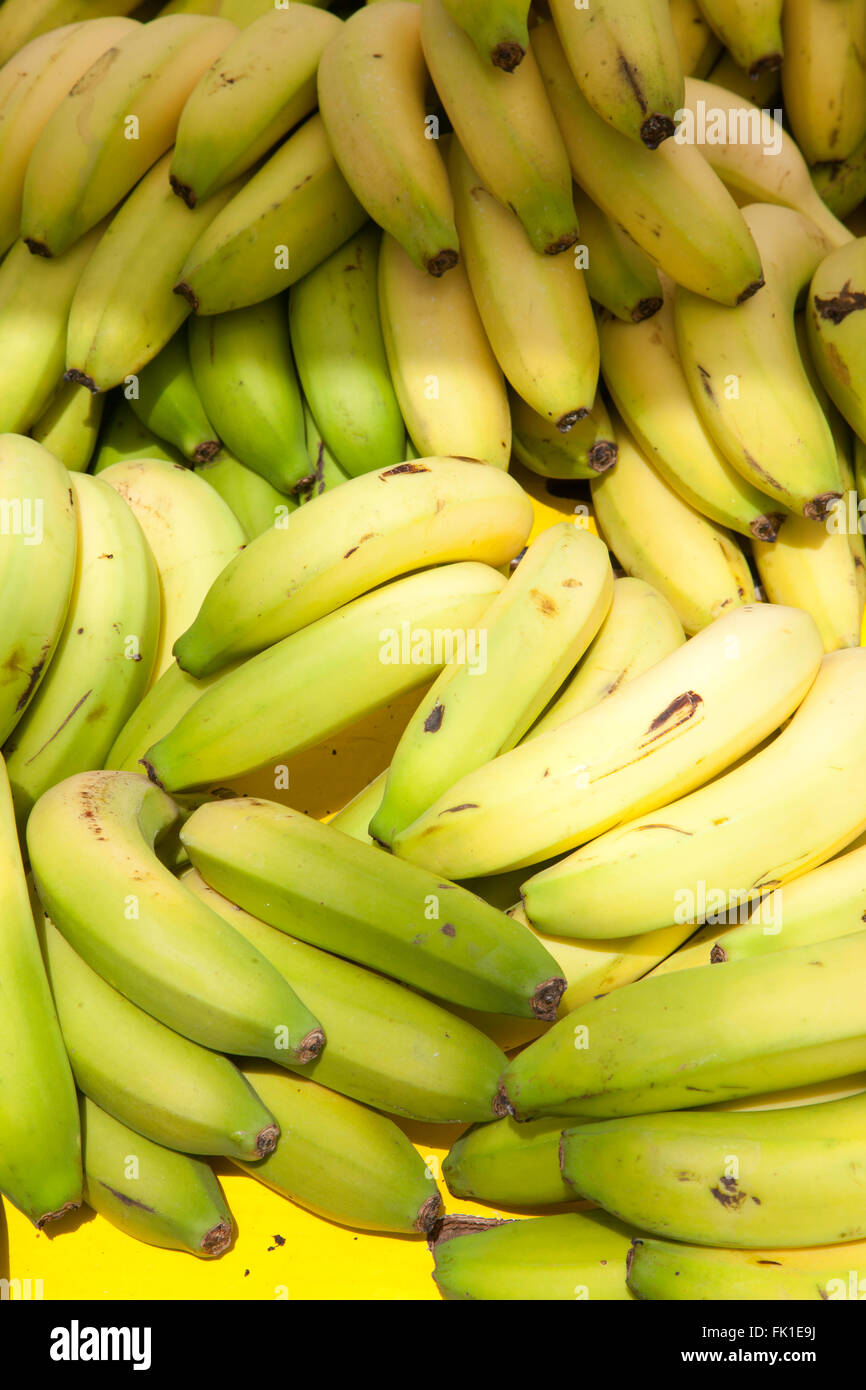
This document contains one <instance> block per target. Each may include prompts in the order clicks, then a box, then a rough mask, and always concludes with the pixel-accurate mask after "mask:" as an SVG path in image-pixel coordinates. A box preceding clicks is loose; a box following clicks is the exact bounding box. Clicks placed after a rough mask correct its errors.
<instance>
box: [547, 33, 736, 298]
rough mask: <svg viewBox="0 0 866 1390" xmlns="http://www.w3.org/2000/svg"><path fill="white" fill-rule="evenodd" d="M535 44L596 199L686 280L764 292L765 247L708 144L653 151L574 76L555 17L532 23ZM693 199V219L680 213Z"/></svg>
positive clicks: (700, 289)
mask: <svg viewBox="0 0 866 1390" xmlns="http://www.w3.org/2000/svg"><path fill="white" fill-rule="evenodd" d="M532 48H533V52H534V53H535V56H536V58H537V59H538V65H539V67H540V69H541V72H542V76H543V77H544V81H545V86H546V88H547V94H548V97H549V99H550V102H551V104H552V106H553V110H554V113H555V115H556V119H557V121H558V123H559V127H560V130H561V132H562V136H563V139H564V141H565V146H566V149H567V151H568V156H569V160H570V162H571V169H572V173H573V174H574V177H575V179H576V180H577V182H578V183H579V184H580V185H581V187H582V188H583V189H584V190H585V191H586V192H587V193H588V194H589V196H590V198H592V200H593V202H595V203H597V204H598V206H599V207H600V208H601V209H602V210H603V211H604V212H605V213H606V214H607V216H608V217H609V218H611V220H612V221H614V222H616V223H618V224H619V225H620V226H621V227H622V228H623V229H624V230H625V231H626V232H627V233H628V234H629V236H631V237H632V238H633V239H634V241H635V242H636V243H637V245H638V246H639V247H640V249H641V250H642V251H643V252H644V253H645V254H646V255H647V256H649V258H650V260H651V261H653V262H654V263H655V264H656V265H658V266H660V267H661V269H662V270H664V271H665V272H666V274H668V275H669V276H670V277H671V278H672V279H675V280H676V281H677V283H678V284H681V285H686V286H688V288H689V289H691V290H694V291H695V293H696V294H700V295H706V296H707V297H708V298H709V299H713V300H716V301H717V302H718V303H720V304H738V303H741V302H742V301H744V300H746V299H748V298H749V297H750V296H751V295H753V294H755V292H756V291H757V290H759V289H760V288H761V286H762V284H763V278H762V272H761V260H760V256H759V253H758V248H757V247H756V246H755V243H754V241H753V239H752V236H751V233H750V231H749V228H748V227H747V226H746V224H745V222H744V221H743V218H742V215H741V213H740V211H739V209H738V207H737V205H736V203H735V202H734V200H733V198H732V197H731V195H730V194H729V193H728V192H727V191H726V189H725V187H724V185H723V184H722V182H721V180H720V179H719V177H718V175H717V174H716V173H715V172H714V170H712V169H711V168H710V166H709V164H708V163H707V161H706V160H705V159H704V157H703V155H702V154H701V152H700V150H697V149H694V148H693V147H691V146H689V145H686V144H681V143H680V142H679V141H678V140H665V141H664V142H663V143H662V144H661V145H660V146H659V148H658V149H657V150H648V149H646V148H645V147H643V146H642V145H640V144H639V143H638V142H637V141H634V140H629V138H628V137H627V136H625V135H622V134H621V133H620V132H619V131H618V130H614V129H613V127H612V126H610V125H608V124H607V122H606V121H604V120H602V118H601V116H599V115H597V114H596V112H595V111H593V109H592V107H591V106H590V104H589V102H588V101H587V100H586V98H585V97H584V96H583V94H582V92H581V90H580V88H579V87H578V85H577V83H576V82H575V80H574V77H573V76H572V73H571V69H570V68H569V66H568V62H567V60H566V57H565V54H564V53H563V51H562V46H561V44H560V42H559V39H558V38H557V34H556V30H555V28H554V26H553V25H552V24H539V25H538V27H537V28H535V29H533V31H532ZM684 203H686V204H687V205H688V207H689V216H688V218H683V217H681V216H679V214H678V211H677V209H679V208H680V207H681V206H682V205H683V204H684Z"/></svg>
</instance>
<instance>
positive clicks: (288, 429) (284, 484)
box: [189, 295, 308, 492]
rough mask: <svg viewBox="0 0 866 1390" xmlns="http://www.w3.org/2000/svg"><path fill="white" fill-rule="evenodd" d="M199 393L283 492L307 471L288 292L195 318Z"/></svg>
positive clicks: (193, 349) (242, 453)
mask: <svg viewBox="0 0 866 1390" xmlns="http://www.w3.org/2000/svg"><path fill="white" fill-rule="evenodd" d="M189 360H190V364H191V366H192V373H193V377H194V379H195V385H196V389H197V391H198V394H199V398H200V399H201V402H202V404H203V406H204V409H205V410H206V412H207V414H208V417H209V419H211V420H213V422H214V427H215V429H216V430H217V431H218V433H219V436H220V438H221V439H224V440H225V442H226V445H227V447H228V448H229V449H230V450H231V452H232V453H233V454H234V455H235V457H236V458H238V459H240V461H241V463H242V464H243V465H244V466H245V467H246V468H251V469H253V471H254V472H256V473H259V474H260V475H261V476H262V477H263V478H265V479H266V480H267V482H269V483H270V484H271V486H272V487H275V488H278V489H279V490H280V491H281V492H289V490H290V489H291V488H293V487H294V486H295V484H296V483H297V482H299V481H300V479H301V478H303V477H304V476H305V474H306V473H307V471H308V464H307V451H306V441H305V438H304V411H303V405H302V402H301V393H300V389H299V387H298V378H297V376H296V375H295V366H294V362H293V361H292V346H291V342H290V339H289V328H288V324H287V323H286V303H285V299H284V298H283V296H281V295H280V296H276V297H274V298H273V299H268V300H266V301H265V302H264V303H263V304H254V305H252V306H251V307H250V308H246V309H233V310H232V311H231V312H229V313H225V314H216V315H215V316H213V317H212V318H200V317H198V316H196V317H195V318H193V319H191V320H190V324H189Z"/></svg>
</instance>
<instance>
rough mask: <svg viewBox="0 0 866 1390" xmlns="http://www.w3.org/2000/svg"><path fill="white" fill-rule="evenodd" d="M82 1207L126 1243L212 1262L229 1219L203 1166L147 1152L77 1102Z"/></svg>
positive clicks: (224, 1241) (141, 1142) (167, 1152)
mask: <svg viewBox="0 0 866 1390" xmlns="http://www.w3.org/2000/svg"><path fill="white" fill-rule="evenodd" d="M81 1138H82V1147H83V1151H84V1199H85V1201H86V1202H87V1205H88V1206H89V1207H92V1208H93V1210H94V1211H95V1212H98V1213H99V1215H100V1216H104V1217H105V1219H106V1221H110V1222H111V1224H112V1226H117V1228H118V1229H119V1230H121V1231H123V1234H124V1235H127V1236H131V1237H132V1238H133V1240H141V1241H144V1242H145V1244H146V1245H158V1246H161V1247H162V1249H164V1250H186V1251H188V1253H189V1254H190V1255H199V1256H201V1257H202V1258H204V1259H212V1258H213V1257H214V1256H216V1255H222V1253H223V1252H224V1251H225V1250H227V1249H228V1247H229V1245H230V1244H231V1239H232V1216H231V1212H230V1211H229V1209H228V1207H227V1206H226V1200H225V1198H224V1196H223V1194H222V1192H221V1190H220V1185H219V1183H218V1182H217V1180H216V1178H215V1177H214V1173H213V1169H212V1168H211V1167H210V1165H209V1164H208V1163H204V1162H202V1160H201V1159H198V1158H190V1157H189V1155H188V1154H181V1153H177V1152H174V1151H172V1150H171V1149H166V1148H163V1147H162V1146H161V1145H160V1144H154V1143H152V1141H151V1140H150V1139H145V1138H144V1136H143V1135H141V1134H136V1133H135V1132H134V1131H133V1130H131V1129H129V1128H127V1126H126V1125H124V1124H121V1123H120V1121H119V1120H115V1119H114V1118H113V1117H112V1116H111V1115H109V1114H108V1113H107V1112H106V1111H105V1110H100V1108H99V1106H98V1105H94V1103H93V1101H92V1100H88V1099H87V1097H86V1096H82V1098H81Z"/></svg>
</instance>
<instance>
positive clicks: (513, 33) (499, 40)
mask: <svg viewBox="0 0 866 1390" xmlns="http://www.w3.org/2000/svg"><path fill="white" fill-rule="evenodd" d="M444 4H445V8H446V10H447V11H448V13H449V14H450V15H451V17H452V19H455V20H456V21H457V23H458V24H459V25H460V27H461V29H465V31H466V33H467V34H468V35H469V37H470V39H471V40H472V42H473V43H474V44H475V47H476V48H477V49H478V52H479V54H480V56H481V57H482V58H483V59H484V60H485V61H486V62H488V63H493V64H494V65H495V66H496V67H497V68H503V69H504V70H505V72H513V71H514V69H515V68H516V67H517V66H518V64H520V63H522V62H523V59H524V58H525V57H526V50H527V48H528V47H529V26H528V22H527V21H528V18H529V5H528V3H527V0H492V2H491V0H444Z"/></svg>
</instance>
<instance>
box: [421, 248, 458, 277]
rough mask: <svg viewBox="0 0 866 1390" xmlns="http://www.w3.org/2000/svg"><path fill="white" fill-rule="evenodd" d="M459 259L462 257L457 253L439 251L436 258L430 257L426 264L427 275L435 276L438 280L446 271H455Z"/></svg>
mask: <svg viewBox="0 0 866 1390" xmlns="http://www.w3.org/2000/svg"><path fill="white" fill-rule="evenodd" d="M459 259H460V256H459V254H458V252H457V251H452V250H450V249H449V250H445V251H437V252H436V255H435V256H430V257H429V258H428V259H427V261H426V262H425V265H426V267H427V273H428V275H435V276H436V277H437V279H438V277H439V276H440V275H444V274H445V272H446V270H453V269H454V267H455V265H456V264H457V262H458V261H459Z"/></svg>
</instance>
